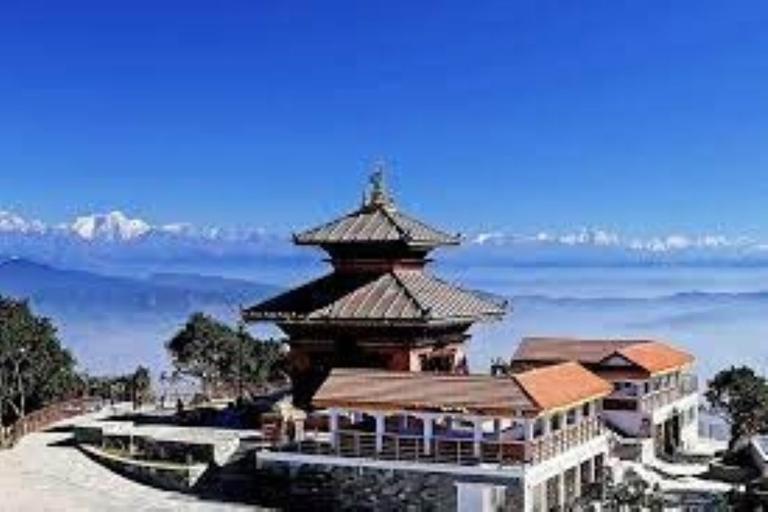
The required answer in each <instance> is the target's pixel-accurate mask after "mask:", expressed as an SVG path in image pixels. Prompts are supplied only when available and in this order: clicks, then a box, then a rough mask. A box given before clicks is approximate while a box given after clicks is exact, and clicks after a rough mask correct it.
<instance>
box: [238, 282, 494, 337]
mask: <svg viewBox="0 0 768 512" xmlns="http://www.w3.org/2000/svg"><path fill="white" fill-rule="evenodd" d="M504 308H505V304H503V303H499V302H496V301H494V300H492V299H490V298H486V297H483V296H481V295H479V294H476V293H473V292H469V291H466V290H463V289H461V288H458V287H456V286H453V285H451V284H449V283H447V282H445V281H442V280H440V279H437V278H435V277H433V276H431V275H429V274H428V273H427V272H425V271H423V270H420V269H395V270H392V271H389V272H386V273H383V274H378V273H332V274H329V275H327V276H324V277H321V278H320V279H317V280H316V281H312V282H310V283H308V284H305V285H303V286H301V287H299V288H296V289H294V290H291V291H288V292H286V293H284V294H282V295H278V296H277V297H274V298H272V299H270V300H267V301H266V302H263V303H261V304H258V305H256V306H254V307H252V308H250V309H247V310H245V312H244V315H245V318H246V319H247V320H250V321H253V320H271V321H278V322H289V323H325V322H327V321H328V320H339V321H345V322H369V321H372V322H373V321H375V322H381V321H385V322H391V323H400V324H408V323H412V322H417V323H419V324H424V323H429V324H439V323H445V322H473V321H476V320H480V319H489V318H497V317H499V316H501V315H502V314H503V313H504Z"/></svg>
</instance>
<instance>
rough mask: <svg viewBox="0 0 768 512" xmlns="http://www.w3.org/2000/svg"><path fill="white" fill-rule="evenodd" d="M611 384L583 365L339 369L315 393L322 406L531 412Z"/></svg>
mask: <svg viewBox="0 0 768 512" xmlns="http://www.w3.org/2000/svg"><path fill="white" fill-rule="evenodd" d="M611 390H612V386H611V385H610V384H609V383H608V382H606V381H605V380H603V379H601V378H600V377H598V376H597V375H595V374H593V373H592V372H590V371H589V370H587V369H586V368H584V367H583V366H581V365H579V364H578V363H563V364H558V365H554V366H549V367H546V368H540V369H537V370H531V371H528V372H524V373H519V374H515V375H512V376H510V377H492V376H490V375H446V374H432V373H425V372H392V371H381V370H362V369H334V370H333V371H331V374H330V376H329V377H328V379H326V381H325V382H324V383H323V385H322V386H320V389H319V390H318V392H317V393H316V394H315V397H314V399H313V404H314V405H315V406H317V407H349V408H360V409H370V410H404V409H406V410H442V411H458V412H466V413H468V414H473V413H474V414H483V413H486V414H506V415H515V414H521V413H522V414H528V415H536V414H539V413H541V412H544V411H554V410H561V409H564V408H569V407H573V406H575V405H577V404H580V403H583V402H584V401H587V400H593V399H596V398H600V397H603V396H605V395H607V394H608V393H610V392H611Z"/></svg>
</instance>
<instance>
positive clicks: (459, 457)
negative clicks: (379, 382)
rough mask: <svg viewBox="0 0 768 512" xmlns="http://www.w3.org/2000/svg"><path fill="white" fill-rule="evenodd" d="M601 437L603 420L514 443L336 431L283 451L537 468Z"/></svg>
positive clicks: (487, 438) (438, 434)
mask: <svg viewBox="0 0 768 512" xmlns="http://www.w3.org/2000/svg"><path fill="white" fill-rule="evenodd" d="M602 433H603V427H602V424H601V422H600V420H599V419H598V418H596V417H594V418H586V419H584V420H583V421H580V422H578V423H576V424H573V425H567V426H565V427H563V428H562V429H560V430H558V431H554V432H550V433H549V434H545V435H543V436H539V437H535V438H533V439H531V440H528V441H526V440H510V439H505V438H504V436H497V435H494V434H485V435H483V437H482V439H480V440H475V439H473V438H471V437H470V438H468V437H466V436H462V435H461V433H459V432H454V433H451V432H436V433H435V435H434V437H431V438H428V437H425V436H424V435H414V434H409V433H383V434H380V435H379V436H380V439H377V434H375V433H373V432H369V431H364V430H354V429H345V430H338V431H337V433H336V438H335V439H334V438H333V437H334V436H333V435H332V434H331V433H329V432H315V433H306V434H305V438H304V439H303V440H302V441H300V442H295V443H290V444H287V445H284V446H283V447H281V448H280V450H281V451H288V452H294V453H302V454H309V455H313V454H316V455H332V456H340V457H350V458H367V459H376V460H390V461H401V462H420V463H437V464H451V465H461V466H477V465H483V464H494V465H498V466H520V465H525V464H538V463H541V462H544V461H547V460H550V459H553V458H555V457H557V456H558V455H560V454H563V453H565V452H567V451H568V450H570V449H572V448H575V447H577V446H580V445H583V444H584V443H587V442H589V441H590V440H592V439H594V438H597V437H598V436H600V435H601V434H602Z"/></svg>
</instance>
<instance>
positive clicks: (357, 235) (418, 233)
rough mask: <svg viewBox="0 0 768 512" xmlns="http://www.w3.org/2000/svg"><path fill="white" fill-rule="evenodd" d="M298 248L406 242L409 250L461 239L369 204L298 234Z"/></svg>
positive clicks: (401, 214)
mask: <svg viewBox="0 0 768 512" xmlns="http://www.w3.org/2000/svg"><path fill="white" fill-rule="evenodd" d="M293 239H294V242H295V243H296V244H298V245H326V244H350V243H381V242H403V243H405V244H407V245H409V246H422V247H437V246H440V245H457V244H458V243H460V241H461V237H460V236H459V235H451V234H448V233H445V232H443V231H440V230H438V229H435V228H432V227H430V226H428V225H427V224H425V223H423V222H421V221H420V220H417V219H414V218H413V217H410V216H408V215H406V214H404V213H401V212H399V211H397V210H396V209H395V208H394V206H392V205H390V204H367V205H363V207H361V208H360V209H359V210H357V211H355V212H353V213H350V214H348V215H345V216H344V217H341V218H339V219H336V220H333V221H331V222H328V223H327V224H323V225H321V226H319V227H316V228H313V229H309V230H307V231H304V232H302V233H297V234H295V235H294V237H293Z"/></svg>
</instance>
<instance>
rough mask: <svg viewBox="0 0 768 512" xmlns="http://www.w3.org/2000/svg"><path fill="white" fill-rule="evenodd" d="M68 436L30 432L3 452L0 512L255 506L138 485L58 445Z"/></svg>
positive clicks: (134, 511)
mask: <svg viewBox="0 0 768 512" xmlns="http://www.w3.org/2000/svg"><path fill="white" fill-rule="evenodd" d="M93 419H94V418H93V417H87V418H82V421H90V420H93ZM70 423H71V420H70ZM69 437H70V434H69V433H66V432H64V433H61V432H50V433H38V434H31V435H29V436H27V437H25V438H24V439H22V441H21V442H20V443H19V444H18V445H17V446H16V447H15V448H14V449H12V450H7V451H0V512H37V511H52V512H53V511H56V512H60V511H77V512H90V511H94V512H95V511H99V512H101V511H104V510H109V511H117V512H120V511H130V512H142V511H177V510H179V511H195V512H197V511H201V512H206V511H232V510H254V508H253V507H246V506H242V507H241V506H236V505H231V504H222V503H216V502H206V501H201V500H199V499H197V498H195V497H192V496H185V495H183V494H179V493H173V492H166V491H160V490H157V489H153V488H150V487H145V486H143V485H140V484H137V483H135V482H132V481H130V480H127V479H125V478H123V477H121V476H119V475H117V474H115V473H113V472H111V471H109V470H108V469H106V468H103V467H102V466H100V465H98V464H96V463H95V462H93V461H91V460H90V459H88V458H87V457H86V456H85V455H83V454H82V453H81V452H80V451H79V450H77V449H76V448H74V447H71V446H67V445H66V443H65V445H64V446H56V444H57V443H62V442H63V441H66V440H67V439H68V438H69Z"/></svg>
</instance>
